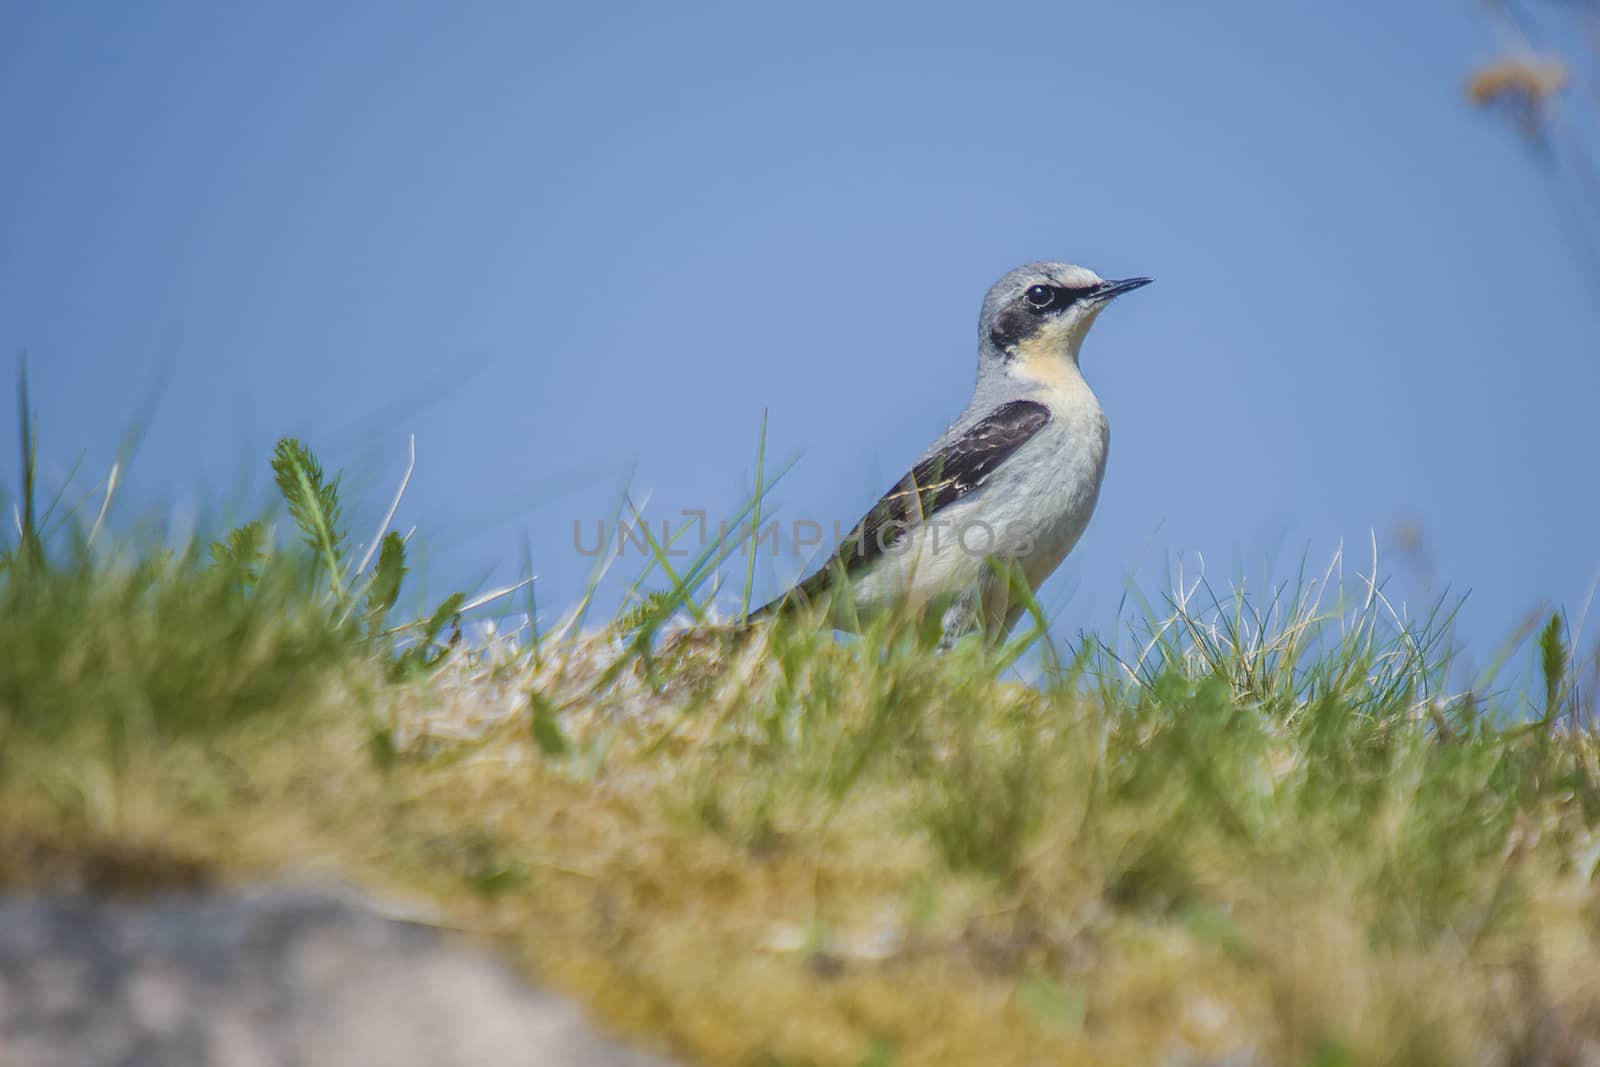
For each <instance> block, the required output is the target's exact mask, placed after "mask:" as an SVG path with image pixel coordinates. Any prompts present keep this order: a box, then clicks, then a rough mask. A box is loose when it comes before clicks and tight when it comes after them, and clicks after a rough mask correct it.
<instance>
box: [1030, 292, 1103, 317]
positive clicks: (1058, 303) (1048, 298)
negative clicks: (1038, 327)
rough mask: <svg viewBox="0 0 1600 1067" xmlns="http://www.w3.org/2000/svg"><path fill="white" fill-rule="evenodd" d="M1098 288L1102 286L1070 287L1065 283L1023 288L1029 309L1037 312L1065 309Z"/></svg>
mask: <svg viewBox="0 0 1600 1067" xmlns="http://www.w3.org/2000/svg"><path fill="white" fill-rule="evenodd" d="M1098 288H1100V287H1099V286H1097V285H1088V286H1083V287H1081V288H1068V287H1067V286H1064V285H1030V286H1028V288H1027V289H1025V290H1023V293H1022V302H1023V304H1025V305H1026V306H1027V308H1028V310H1029V311H1032V312H1035V313H1041V312H1045V311H1065V310H1066V309H1067V308H1069V307H1071V306H1072V305H1073V304H1075V303H1077V302H1078V301H1079V300H1082V299H1083V298H1084V297H1086V296H1088V295H1089V294H1091V293H1093V292H1094V291H1095V290H1096V289H1098Z"/></svg>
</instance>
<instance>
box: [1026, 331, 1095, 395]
mask: <svg viewBox="0 0 1600 1067" xmlns="http://www.w3.org/2000/svg"><path fill="white" fill-rule="evenodd" d="M1014 351H1015V352H1016V355H1015V356H1014V357H1013V358H1012V362H1011V367H1010V370H1011V374H1012V376H1013V377H1016V378H1021V379H1022V380H1023V381H1028V382H1037V383H1038V384H1040V385H1043V386H1047V387H1049V388H1052V389H1060V388H1063V387H1065V386H1066V385H1067V384H1068V383H1069V382H1071V381H1072V380H1073V379H1074V378H1076V377H1077V376H1078V368H1077V367H1075V366H1073V363H1072V357H1071V356H1069V355H1067V354H1066V353H1065V352H1064V351H1063V350H1062V348H1061V345H1060V344H1059V343H1055V344H1048V343H1045V342H1044V341H1043V340H1042V339H1033V338H1030V339H1029V340H1027V341H1023V342H1022V343H1020V344H1018V345H1017V346H1016V348H1015V349H1014Z"/></svg>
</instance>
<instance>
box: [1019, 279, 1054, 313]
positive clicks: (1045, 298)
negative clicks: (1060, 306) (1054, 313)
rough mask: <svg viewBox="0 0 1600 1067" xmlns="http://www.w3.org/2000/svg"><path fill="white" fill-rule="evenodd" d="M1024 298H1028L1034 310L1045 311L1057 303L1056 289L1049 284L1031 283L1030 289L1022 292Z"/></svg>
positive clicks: (1029, 304)
mask: <svg viewBox="0 0 1600 1067" xmlns="http://www.w3.org/2000/svg"><path fill="white" fill-rule="evenodd" d="M1022 299H1024V300H1026V301H1027V302H1028V306H1029V307H1031V308H1033V309H1034V310H1036V311H1043V310H1044V309H1045V308H1047V307H1049V306H1050V305H1051V304H1053V303H1055V300H1056V291H1055V290H1054V289H1052V288H1050V287H1049V286H1048V285H1030V286H1028V291H1027V292H1025V293H1023V294H1022Z"/></svg>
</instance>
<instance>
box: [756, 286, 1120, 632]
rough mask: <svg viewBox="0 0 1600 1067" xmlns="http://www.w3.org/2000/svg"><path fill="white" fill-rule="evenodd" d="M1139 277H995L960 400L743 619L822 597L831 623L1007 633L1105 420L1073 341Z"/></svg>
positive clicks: (1085, 498) (1068, 514)
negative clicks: (922, 624) (821, 551)
mask: <svg viewBox="0 0 1600 1067" xmlns="http://www.w3.org/2000/svg"><path fill="white" fill-rule="evenodd" d="M1149 283H1150V279H1149V278H1125V279H1123V280H1121V281H1109V282H1108V281H1105V280H1104V279H1102V278H1101V277H1100V276H1099V275H1097V274H1095V273H1094V272H1093V271H1091V270H1086V269H1085V268H1083V267H1074V266H1070V265H1068V264H1065V263H1030V264H1028V265H1027V266H1025V267H1018V268H1017V269H1016V270H1014V271H1012V272H1011V273H1009V274H1007V275H1006V276H1005V277H1003V278H1001V279H1000V280H999V281H998V282H996V283H995V285H994V288H992V289H990V290H989V295H988V296H986V297H985V298H984V301H983V313H982V315H981V316H980V317H979V319H978V382H977V386H976V388H974V390H973V392H972V400H971V402H969V403H968V404H967V409H966V411H964V412H962V414H961V417H960V418H958V419H956V421H955V422H954V423H952V424H951V425H950V428H949V429H948V430H946V431H945V432H944V433H943V434H942V435H941V436H940V437H939V439H938V440H936V441H935V442H934V443H933V444H932V445H931V446H929V448H928V450H927V451H926V452H924V453H923V454H922V457H921V458H920V459H918V460H917V462H916V464H915V466H913V467H912V468H911V471H910V472H909V473H908V474H907V475H906V476H905V477H904V478H902V479H900V481H899V482H898V483H896V485H895V486H894V488H892V489H890V490H889V491H888V492H887V493H885V494H884V495H883V498H882V499H881V500H879V501H878V503H877V504H876V505H874V506H873V508H872V510H871V511H869V512H867V514H866V516H865V517H864V518H863V519H862V520H861V521H860V522H859V523H857V524H856V526H855V528H854V529H853V530H852V531H851V533H850V535H849V536H848V537H846V538H845V539H844V540H843V541H842V542H841V543H840V545H839V549H838V551H837V552H836V553H835V554H834V555H833V556H832V557H831V558H830V559H829V560H828V562H827V563H825V564H824V565H823V566H822V567H821V568H820V569H819V570H817V571H816V573H814V574H812V575H811V576H810V577H809V578H807V579H806V580H805V581H803V582H801V583H799V584H798V585H796V586H795V587H794V588H792V589H790V590H789V591H788V592H787V593H785V594H784V595H783V596H781V597H779V598H778V599H776V600H774V601H772V602H771V603H769V604H767V605H766V606H764V607H762V608H760V609H758V610H756V611H755V612H752V613H751V618H752V619H757V618H761V617H763V616H768V615H772V614H775V613H777V612H779V611H787V610H790V609H793V608H796V607H799V606H802V605H807V604H821V603H824V602H826V603H827V604H828V605H829V606H830V612H829V616H828V618H829V622H830V623H831V624H832V625H833V626H835V627H837V628H839V629H845V630H853V629H858V628H859V627H860V626H861V625H863V624H865V623H866V622H867V621H869V620H870V619H871V618H873V617H875V616H877V615H878V614H880V613H882V612H884V611H887V610H893V609H901V610H904V609H910V610H911V611H913V612H915V613H917V614H919V615H922V616H923V617H927V616H928V614H929V613H936V614H937V618H938V620H939V623H940V625H941V627H942V634H943V641H944V643H945V644H947V645H948V644H950V643H952V642H953V641H955V639H956V638H958V637H960V636H961V635H962V634H965V633H969V632H971V631H973V630H982V631H983V632H984V633H985V634H986V635H987V637H988V638H989V639H991V640H993V639H998V638H999V637H1001V636H1003V635H1004V634H1005V633H1007V632H1008V631H1009V630H1010V629H1011V627H1012V625H1013V624H1015V622H1016V621H1017V617H1018V615H1019V614H1020V613H1021V611H1022V608H1023V603H1022V598H1021V597H1019V596H1017V595H1014V593H1013V589H1012V582H1013V581H1015V580H1016V579H1017V578H1020V579H1021V580H1024V581H1026V582H1027V584H1028V588H1029V589H1030V590H1037V589H1038V588H1039V586H1040V585H1041V584H1042V583H1043V582H1044V580H1045V579H1046V578H1048V577H1049V576H1050V575H1051V573H1052V572H1054V571H1055V569H1056V567H1057V566H1058V565H1059V564H1060V563H1061V561H1062V559H1064V558H1065V557H1066V555H1067V553H1068V552H1069V551H1071V549H1072V546H1073V545H1074V544H1076V543H1077V541H1078V538H1079V536H1081V535H1082V533H1083V530H1084V527H1085V526H1087V525H1088V523H1089V516H1090V514H1091V513H1093V511H1094V505H1095V501H1096V499H1098V497H1099V495H1100V481H1101V478H1102V477H1103V476H1104V474H1105V469H1106V448H1107V446H1108V445H1109V443H1110V428H1109V426H1108V425H1107V423H1106V417H1105V413H1104V412H1103V411H1101V410H1100V402H1099V401H1098V400H1096V399H1095V395H1094V393H1093V392H1092V391H1090V389H1089V385H1088V383H1087V382H1085V381H1084V380H1083V375H1082V374H1081V373H1080V372H1079V370H1078V351H1079V349H1080V348H1081V347H1082V345H1083V339H1084V337H1085V336H1086V335H1087V334H1088V332H1089V327H1090V326H1092V325H1093V324H1094V320H1095V317H1096V316H1098V315H1099V314H1100V311H1101V309H1102V308H1104V307H1105V306H1106V304H1108V303H1109V302H1110V301H1111V300H1112V299H1114V298H1115V297H1117V296H1119V295H1120V294H1122V293H1126V292H1128V291H1130V290H1133V289H1137V288H1139V287H1140V286H1142V285H1148V284H1149Z"/></svg>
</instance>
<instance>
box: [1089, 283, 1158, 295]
mask: <svg viewBox="0 0 1600 1067" xmlns="http://www.w3.org/2000/svg"><path fill="white" fill-rule="evenodd" d="M1153 281H1155V279H1154V278H1123V279H1122V280H1120V281H1115V282H1101V283H1100V287H1099V288H1098V289H1096V290H1095V291H1094V298H1095V299H1096V300H1110V299H1112V298H1113V297H1118V296H1121V295H1122V294H1123V293H1131V292H1133V291H1134V290H1135V289H1138V288H1140V287H1142V286H1146V285H1149V284H1150V283H1151V282H1153Z"/></svg>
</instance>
